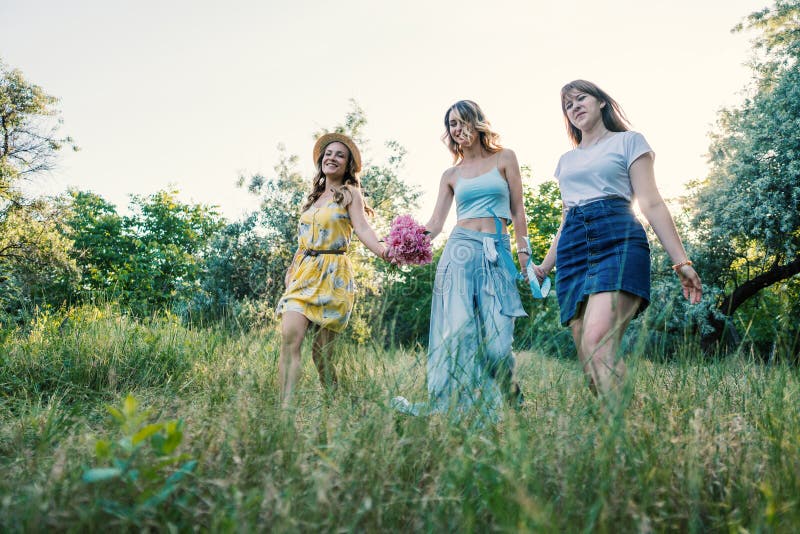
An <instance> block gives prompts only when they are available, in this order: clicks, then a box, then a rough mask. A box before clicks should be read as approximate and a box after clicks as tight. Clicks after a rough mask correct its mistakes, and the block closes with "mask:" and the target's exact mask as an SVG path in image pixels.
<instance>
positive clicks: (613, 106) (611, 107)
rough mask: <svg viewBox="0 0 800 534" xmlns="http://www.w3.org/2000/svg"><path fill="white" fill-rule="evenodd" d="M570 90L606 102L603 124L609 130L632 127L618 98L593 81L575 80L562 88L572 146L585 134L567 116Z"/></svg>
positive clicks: (616, 130) (568, 133)
mask: <svg viewBox="0 0 800 534" xmlns="http://www.w3.org/2000/svg"><path fill="white" fill-rule="evenodd" d="M570 91H580V92H581V93H586V94H587V95H591V96H593V97H595V98H596V99H597V100H599V101H600V102H604V103H605V106H603V107H602V108H601V110H600V113H601V116H602V117H603V126H605V127H606V129H607V130H608V131H609V132H627V131H628V130H630V129H631V125H630V122H629V121H628V118H627V117H626V116H625V113H624V112H623V111H622V107H621V106H620V105H619V104H618V103H617V101H616V100H614V99H613V98H611V96H610V95H609V94H608V93H606V92H605V91H603V90H602V89H600V88H599V87H597V85H595V84H593V83H592V82H588V81H586V80H574V81H571V82H569V83H568V84H567V85H565V86H564V87H562V88H561V112H562V113H564V122H565V123H566V126H567V135H568V136H569V139H570V141H572V146H578V145H579V144H580V143H581V139H582V138H583V134H582V133H581V131H580V129H579V128H576V127H575V126H574V125H573V124H572V123H571V122H569V117H567V108H566V97H567V93H569V92H570Z"/></svg>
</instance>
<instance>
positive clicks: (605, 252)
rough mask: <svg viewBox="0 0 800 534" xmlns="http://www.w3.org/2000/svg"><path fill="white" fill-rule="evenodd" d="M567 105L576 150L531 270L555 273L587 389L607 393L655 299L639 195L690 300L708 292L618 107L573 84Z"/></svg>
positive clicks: (649, 157)
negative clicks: (547, 241) (544, 245)
mask: <svg viewBox="0 0 800 534" xmlns="http://www.w3.org/2000/svg"><path fill="white" fill-rule="evenodd" d="M561 109H562V111H563V113H564V120H565V123H566V126H567V133H568V135H569V138H570V140H571V141H572V144H573V146H574V147H575V148H574V149H572V150H570V151H569V152H567V153H566V154H564V155H563V156H561V159H560V160H559V162H558V166H557V167H556V171H555V176H556V178H558V182H559V187H560V188H561V199H562V201H563V206H564V211H563V215H562V219H561V227H560V228H559V230H558V233H557V234H556V237H555V239H554V240H553V243H552V245H551V246H550V250H549V251H548V253H547V255H546V256H545V258H544V260H543V261H542V263H541V265H539V266H538V267H536V268H535V272H536V276H537V278H539V279H540V280H541V279H543V278H544V277H545V276H547V274H548V273H549V272H550V270H551V269H552V268H553V266H554V265H555V266H556V267H557V269H556V287H557V293H558V304H559V307H560V309H561V323H562V324H563V325H564V326H569V327H570V328H571V330H572V337H573V340H574V341H575V347H576V348H577V351H578V357H579V358H580V361H581V363H582V364H583V369H584V372H585V373H586V376H587V378H588V380H589V387H590V388H591V389H592V391H593V392H595V393H600V394H605V393H608V392H610V391H613V390H615V389H616V388H617V386H618V385H619V384H620V383H621V382H622V380H623V378H624V377H625V363H624V362H623V361H622V359H620V358H618V357H617V351H618V349H619V345H620V342H621V341H622V336H623V334H624V333H625V329H626V328H627V326H628V324H629V323H630V321H631V319H633V317H635V316H636V315H637V314H638V313H640V312H641V311H643V310H644V309H645V308H646V307H647V305H648V304H649V301H650V248H649V246H648V242H647V235H646V234H645V231H644V228H642V225H641V223H640V222H639V221H638V219H637V218H636V216H635V215H634V213H633V210H632V209H631V202H632V201H633V200H634V199H635V200H637V201H638V203H639V209H640V210H641V212H642V214H643V215H644V216H645V217H646V218H647V221H648V222H649V223H650V225H651V226H652V227H653V230H654V231H655V233H656V235H657V236H658V239H659V241H660V242H661V244H662V245H663V246H664V249H665V250H666V251H667V253H668V254H669V256H670V258H671V259H672V262H673V263H674V265H673V266H672V268H673V270H674V271H675V273H676V274H677V276H678V278H679V280H680V283H681V285H682V286H683V294H684V296H685V297H686V298H687V299H688V300H689V302H691V303H692V304H696V303H698V302H700V298H701V296H702V286H701V283H700V277H699V276H698V275H697V273H696V272H695V270H694V269H693V268H692V262H691V261H690V260H689V258H688V257H687V255H686V250H685V249H684V248H683V244H682V243H681V239H680V237H679V236H678V232H677V230H676V229H675V223H674V221H673V220H672V216H671V215H670V213H669V210H668V209H667V206H666V204H665V203H664V200H663V199H662V198H661V195H660V193H659V192H658V188H657V187H656V181H655V174H654V171H653V161H654V159H655V155H654V153H653V150H652V149H651V148H650V146H649V145H648V144H647V141H645V138H644V136H642V134H640V133H637V132H633V131H630V129H629V123H628V121H627V119H626V118H625V115H624V114H623V113H622V110H621V109H620V106H619V105H618V104H617V102H616V101H614V99H613V98H611V97H610V96H609V95H608V94H607V93H606V92H605V91H603V90H602V89H600V88H599V87H597V86H596V85H595V84H593V83H591V82H587V81H585V80H575V81H573V82H570V83H568V84H567V85H565V86H564V87H563V88H562V89H561Z"/></svg>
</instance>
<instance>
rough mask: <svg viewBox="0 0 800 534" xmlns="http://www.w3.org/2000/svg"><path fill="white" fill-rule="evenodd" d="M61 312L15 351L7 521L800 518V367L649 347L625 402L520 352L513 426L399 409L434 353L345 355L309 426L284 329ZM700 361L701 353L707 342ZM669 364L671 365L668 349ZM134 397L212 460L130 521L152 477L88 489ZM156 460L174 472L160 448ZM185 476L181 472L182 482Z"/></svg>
mask: <svg viewBox="0 0 800 534" xmlns="http://www.w3.org/2000/svg"><path fill="white" fill-rule="evenodd" d="M63 319H64V316H63V315H61V316H57V317H56V316H53V317H44V318H42V319H41V320H40V321H39V322H38V323H37V324H35V325H34V326H33V327H32V329H31V331H30V332H27V333H25V334H22V333H15V334H13V335H11V336H9V337H8V338H7V340H6V341H5V342H4V344H3V345H2V346H0V349H2V355H1V356H0V357H1V358H2V359H1V360H0V530H2V531H10V532H14V531H26V532H30V531H44V530H53V529H55V530H72V531H85V530H90V531H92V530H94V531H99V530H103V531H106V530H109V529H111V528H122V529H124V530H140V529H149V528H158V529H163V530H167V529H168V528H170V526H172V527H176V528H177V529H179V530H189V529H191V528H200V529H202V530H211V531H236V532H238V531H252V530H270V531H275V532H291V531H308V530H312V531H317V530H324V531H338V530H344V531H383V530H392V531H395V530H401V531H431V532H439V531H445V530H447V531H459V532H471V531H481V532H483V531H488V530H498V531H513V532H519V531H535V532H540V531H543V532H551V531H552V532H556V531H557V532H562V531H569V532H575V531H592V532H595V531H597V532H632V531H635V532H651V531H656V532H661V531H694V532H700V531H710V530H711V531H728V532H740V531H754V532H757V531H776V532H792V531H794V530H795V529H796V526H797V525H798V524H800V412H799V411H798V403H799V401H800V398H798V397H799V396H800V387H798V370H797V369H796V368H794V367H790V366H784V365H772V366H765V365H761V364H757V363H755V362H754V361H752V360H750V359H748V358H746V357H744V356H734V357H732V358H729V359H727V360H725V361H720V362H714V363H708V362H703V361H700V360H699V359H694V358H692V357H691V356H686V357H681V359H680V361H672V362H670V363H653V360H652V359H645V358H641V357H637V356H636V355H632V356H631V357H630V358H629V359H628V362H629V364H630V367H631V376H632V377H633V381H632V382H633V383H632V386H633V387H632V390H633V392H632V393H631V395H630V398H629V399H628V401H627V404H626V407H625V409H624V410H608V409H604V408H603V407H602V406H601V405H599V404H598V402H597V401H596V400H595V399H594V398H593V397H592V396H591V395H590V394H589V393H588V390H587V388H586V386H585V383H584V381H583V378H582V376H581V373H580V369H579V367H578V365H577V363H576V362H575V361H572V360H563V359H556V358H550V357H547V356H545V355H541V354H534V353H522V354H520V355H519V377H520V380H521V383H522V386H523V388H524V390H525V393H526V404H525V406H524V407H523V409H522V410H520V411H518V412H514V411H509V412H508V413H506V414H504V419H503V421H502V422H501V423H500V424H498V425H494V426H486V425H483V426H481V425H479V424H473V423H476V422H475V421H462V422H461V423H459V424H451V423H448V421H446V420H445V419H443V418H441V417H433V418H429V419H416V418H408V417H403V416H398V415H396V414H395V413H393V412H392V410H391V409H390V408H389V406H388V404H389V399H390V398H391V397H392V396H393V395H394V394H400V393H401V394H404V395H406V396H408V397H410V398H412V400H421V399H423V398H424V394H425V384H424V372H425V370H424V362H425V355H424V353H423V352H420V351H402V350H392V351H384V350H382V349H380V348H379V347H377V346H361V347H351V346H342V347H339V351H338V355H337V368H338V369H339V371H340V374H341V387H340V389H339V391H338V392H337V393H336V395H335V396H331V395H330V394H327V393H325V392H323V391H322V389H321V388H320V387H319V385H318V380H317V378H316V372H315V370H314V367H313V365H312V364H311V362H310V361H309V360H310V358H309V357H308V355H307V356H306V361H305V363H306V365H305V368H304V375H303V377H302V379H301V383H300V387H299V392H298V394H297V400H298V402H297V407H296V409H295V410H294V411H293V412H292V413H289V414H287V413H282V412H281V411H280V410H278V409H277V408H276V405H277V402H276V396H277V384H276V367H277V347H278V339H277V338H276V336H275V333H274V330H272V329H270V330H265V331H263V332H255V333H252V332H251V333H247V334H231V333H225V332H222V331H218V330H193V329H189V328H186V327H184V326H182V325H181V324H180V322H179V321H177V320H176V319H175V318H173V317H169V316H165V317H155V318H153V319H151V320H148V321H145V322H137V321H135V320H133V319H130V318H127V317H125V316H123V315H120V314H119V313H117V312H116V311H114V309H113V308H105V309H99V310H98V309H93V308H83V309H79V310H74V311H72V312H71V315H70V318H69V320H67V321H64V320H63ZM687 352H691V351H688V350H687ZM662 356H663V355H662ZM128 393H131V394H133V395H134V396H135V397H136V398H137V399H138V400H139V402H140V404H141V405H142V406H144V407H148V408H149V409H150V410H152V413H151V415H150V421H152V422H155V421H166V420H173V419H182V420H183V422H184V430H183V431H184V437H183V442H182V443H181V445H180V446H179V449H178V452H180V453H183V454H185V455H186V456H187V457H188V458H192V459H196V460H197V461H198V465H197V467H196V468H195V469H194V471H193V472H192V473H191V474H190V475H188V476H186V477H184V479H183V480H181V481H180V483H179V487H178V489H177V490H176V491H175V492H174V493H173V494H172V495H171V496H170V498H169V499H168V500H167V501H165V502H164V503H162V504H161V505H159V506H156V507H154V508H148V509H140V510H135V511H133V512H130V513H127V514H123V513H116V514H115V513H113V511H109V507H108V506H107V505H104V503H107V502H108V501H109V500H110V499H115V500H116V502H133V501H134V500H135V499H136V498H137V497H138V496H137V492H139V491H144V489H143V484H140V485H139V486H137V484H132V485H128V486H124V485H122V484H121V483H120V482H119V481H109V482H100V483H95V484H88V483H86V482H84V481H83V480H82V475H83V473H84V472H85V471H86V470H87V469H89V468H91V467H101V466H103V464H102V463H101V462H99V461H98V460H97V459H96V457H95V443H96V441H97V440H98V439H110V440H114V439H117V438H118V437H119V435H118V434H117V429H116V428H115V426H114V425H113V424H111V422H110V418H109V416H108V410H107V406H108V405H109V404H111V405H117V406H118V405H120V403H121V402H122V400H123V399H124V398H125V396H126V395H127V394H128ZM138 461H139V462H141V463H142V465H148V462H150V463H151V464H152V463H153V462H155V461H156V460H154V459H153V458H151V457H146V456H141V457H139V458H138ZM171 469H172V470H174V468H172V467H168V468H165V475H168V474H169V473H171V472H172V471H171Z"/></svg>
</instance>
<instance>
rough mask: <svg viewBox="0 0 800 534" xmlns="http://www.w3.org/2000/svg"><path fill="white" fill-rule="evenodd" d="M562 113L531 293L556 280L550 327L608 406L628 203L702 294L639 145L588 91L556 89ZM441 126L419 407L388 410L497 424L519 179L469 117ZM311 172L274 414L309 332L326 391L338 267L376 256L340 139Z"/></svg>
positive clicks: (636, 298)
mask: <svg viewBox="0 0 800 534" xmlns="http://www.w3.org/2000/svg"><path fill="white" fill-rule="evenodd" d="M561 102H562V111H563V114H564V118H565V122H566V125H567V132H568V135H569V138H570V140H571V141H572V143H573V145H574V147H575V148H574V149H573V150H571V151H569V152H567V153H565V154H564V155H563V156H561V159H560V160H559V163H558V166H557V167H556V171H555V176H556V177H557V178H558V180H559V186H560V188H561V196H562V201H563V205H564V210H563V214H562V220H561V225H560V228H559V230H558V233H557V234H556V236H555V238H554V240H553V243H552V245H551V247H550V249H549V251H548V253H547V255H546V256H545V258H544V259H543V261H542V263H541V264H540V265H539V266H536V267H535V268H534V271H535V272H536V275H537V278H539V280H540V281H541V280H543V279H544V277H545V276H547V274H548V273H549V272H550V271H551V270H552V269H553V267H554V266H556V267H557V278H556V289H557V294H558V302H559V307H560V310H561V322H562V324H563V325H564V326H569V327H570V329H571V330H572V335H573V340H574V342H575V346H576V349H577V352H578V357H579V359H580V361H581V363H582V364H583V368H584V372H585V373H586V375H587V378H588V381H589V385H590V387H591V388H592V390H593V391H595V392H598V393H602V394H605V393H608V392H610V391H613V390H614V389H615V388H616V387H617V386H618V385H619V384H620V383H621V381H622V380H623V378H624V376H625V364H624V362H623V361H622V359H620V358H619V357H618V354H617V352H618V349H619V345H620V342H621V340H622V336H623V334H624V332H625V329H626V328H627V326H628V324H629V323H630V321H631V319H632V318H633V317H634V316H635V315H636V314H637V313H639V312H641V311H642V310H644V309H645V308H646V307H647V305H648V303H649V300H650V249H649V245H648V241H647V236H646V234H645V231H644V228H643V227H642V225H641V223H639V221H638V219H637V218H636V216H635V214H634V213H633V210H632V208H631V202H632V201H633V200H637V201H638V204H639V209H640V210H641V212H642V214H643V215H644V216H645V217H646V218H647V220H648V222H649V223H650V225H651V226H652V228H653V230H654V231H655V233H656V235H657V236H658V239H659V241H661V243H662V245H663V246H664V248H665V249H666V251H667V253H668V254H669V256H670V258H672V261H673V262H674V264H675V265H674V266H673V269H674V270H675V273H676V274H677V275H678V277H679V279H680V283H681V285H682V286H683V292H684V296H685V297H686V298H687V299H688V300H689V301H690V302H691V303H692V304H696V303H698V302H699V301H700V298H701V296H702V286H701V283H700V278H699V276H698V275H697V273H696V272H695V270H694V269H693V268H692V262H691V261H690V260H689V259H688V257H687V255H686V251H685V250H684V247H683V244H682V243H681V240H680V237H679V236H678V233H677V230H676V228H675V224H674V221H673V220H672V216H671V215H670V213H669V210H668V209H667V207H666V204H665V203H664V201H663V199H662V198H661V195H660V194H659V192H658V188H657V187H656V183H655V175H654V170H653V161H654V153H653V151H652V149H651V148H650V146H649V145H648V144H647V141H646V140H645V139H644V137H643V136H642V135H641V134H639V133H637V132H633V131H630V128H629V125H628V122H627V119H626V118H625V116H624V114H623V113H622V110H621V109H620V107H619V105H618V104H617V102H616V101H614V99H612V98H611V97H610V96H609V95H608V94H607V93H605V92H604V91H602V90H601V89H600V88H599V87H597V86H596V85H595V84H593V83H591V82H587V81H584V80H576V81H573V82H570V83H569V84H567V85H565V86H564V88H563V89H562V90H561ZM444 125H445V133H444V135H443V136H442V140H443V141H444V142H445V144H446V145H447V147H448V149H449V150H450V152H451V153H452V155H453V162H454V165H453V166H452V167H450V168H449V169H447V170H446V171H445V172H444V174H443V175H442V178H441V180H440V183H439V193H438V198H437V201H436V206H435V208H434V211H433V215H432V216H431V218H430V220H429V221H428V222H427V223H426V225H425V226H426V228H427V229H428V230H429V231H430V233H431V237H432V238H433V237H435V236H436V235H437V234H439V233H440V232H441V230H442V227H443V225H444V222H445V219H446V218H447V215H448V213H449V211H450V208H451V206H452V203H453V200H455V201H456V212H457V223H456V227H455V229H454V230H453V232H452V233H451V234H450V237H449V239H448V240H447V244H446V246H445V249H444V251H443V253H442V256H441V259H440V261H439V264H438V265H437V269H436V280H435V283H434V294H433V297H432V304H431V318H430V334H429V344H428V362H427V379H428V383H427V386H428V394H429V401H428V402H421V403H414V404H412V403H410V402H409V401H408V400H406V399H405V398H403V397H396V398H395V399H394V405H395V406H396V407H397V408H398V409H400V410H401V411H404V412H406V413H410V414H421V413H432V412H456V413H457V414H461V413H464V412H466V411H468V410H471V409H473V408H478V409H479V410H480V411H481V412H483V413H486V414H490V415H491V416H493V417H494V416H496V415H497V413H498V408H499V407H500V405H501V404H502V402H503V399H505V400H507V401H511V402H512V403H516V402H519V401H520V400H521V398H522V395H521V393H520V391H519V387H518V386H517V385H516V383H515V382H514V380H513V371H514V357H513V354H512V352H511V344H512V340H513V330H514V320H515V318H516V317H525V316H526V314H525V311H524V310H523V308H522V304H521V301H520V297H519V293H518V291H517V287H516V281H517V278H518V274H517V271H516V269H515V268H514V263H513V260H512V258H511V246H510V238H509V234H508V225H509V224H513V228H514V235H515V239H516V250H517V254H518V259H519V265H520V266H523V267H524V266H525V265H526V263H527V261H528V258H529V257H530V250H529V249H528V248H527V247H526V237H527V222H526V217H525V211H524V206H523V203H522V183H521V177H520V170H519V165H518V163H517V158H516V155H515V154H514V152H513V151H511V150H509V149H505V148H503V147H502V146H501V145H500V144H499V142H498V134H497V133H496V132H494V131H493V130H492V129H491V125H490V123H489V121H488V120H487V119H486V117H485V115H484V113H483V111H482V110H481V108H480V107H479V106H478V105H477V104H476V103H474V102H472V101H469V100H461V101H459V102H456V103H455V104H453V105H452V106H451V107H450V108H449V109H448V110H447V112H446V113H445V118H444ZM323 149H324V150H323ZM314 159H315V161H316V162H317V170H318V172H317V176H316V177H315V179H314V190H313V192H312V194H311V195H310V196H309V199H308V202H307V203H306V205H305V206H304V207H303V214H302V216H301V220H300V231H299V233H300V248H299V249H298V252H297V254H296V255H295V258H294V261H293V262H292V267H291V268H290V269H289V272H288V273H287V290H286V294H284V296H283V297H282V298H281V300H280V303H279V305H278V313H282V314H283V324H282V333H283V343H282V347H281V360H280V369H279V372H280V378H281V399H282V400H283V403H284V404H287V403H288V402H289V399H290V397H291V393H292V389H293V387H294V385H295V383H296V381H297V377H298V373H299V368H300V367H299V366H300V343H301V342H302V339H303V336H304V334H305V332H306V329H307V328H308V325H309V324H310V323H314V324H315V325H317V326H318V330H317V333H316V336H315V340H314V346H313V350H312V352H313V358H314V362H315V363H316V365H317V368H318V369H319V372H320V378H321V379H322V380H323V382H324V383H326V382H328V383H331V384H333V385H335V383H336V377H335V373H334V372H333V368H332V367H331V366H330V364H329V362H328V359H327V357H326V353H325V350H324V348H325V346H326V345H327V344H328V343H329V342H330V340H331V339H332V337H333V335H334V333H335V332H338V331H341V330H342V329H343V328H344V326H345V325H346V324H347V319H348V317H349V314H350V310H351V309H352V302H353V285H352V270H351V267H350V264H349V260H348V259H347V257H346V256H343V255H341V252H342V251H344V250H345V249H346V247H347V244H348V243H349V240H350V234H351V229H352V230H355V232H356V234H357V235H358V236H359V238H360V239H361V241H362V242H364V244H365V245H366V246H367V248H369V249H370V250H371V251H373V252H374V253H375V254H377V255H380V256H385V248H384V247H383V245H382V244H381V243H380V242H379V240H378V238H377V236H376V235H375V232H374V231H373V230H372V228H371V227H370V226H369V224H368V223H367V222H366V218H365V210H366V207H365V205H364V201H363V198H362V196H361V193H360V190H359V188H358V186H359V183H358V179H357V177H356V174H357V172H358V171H359V169H360V154H359V152H358V148H357V147H356V146H355V144H354V143H353V142H352V140H350V139H349V138H347V137H345V136H337V134H329V135H328V136H323V137H322V138H320V140H319V141H318V142H317V145H316V146H315V149H314ZM335 195H338V196H335ZM522 272H523V275H524V273H525V269H524V268H523V269H522Z"/></svg>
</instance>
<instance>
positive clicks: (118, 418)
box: [106, 406, 125, 424]
mask: <svg viewBox="0 0 800 534" xmlns="http://www.w3.org/2000/svg"><path fill="white" fill-rule="evenodd" d="M106 409H107V410H108V413H110V414H111V417H113V418H114V420H115V421H117V422H118V423H119V424H123V423H124V422H125V416H124V415H122V412H120V411H119V410H117V409H116V408H114V407H113V406H107V407H106Z"/></svg>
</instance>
